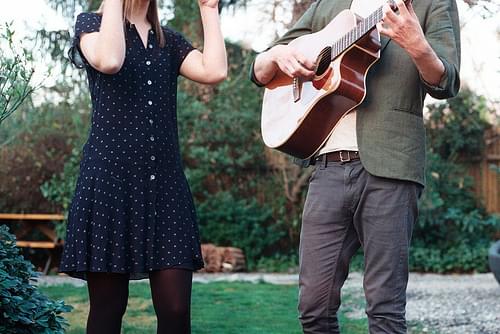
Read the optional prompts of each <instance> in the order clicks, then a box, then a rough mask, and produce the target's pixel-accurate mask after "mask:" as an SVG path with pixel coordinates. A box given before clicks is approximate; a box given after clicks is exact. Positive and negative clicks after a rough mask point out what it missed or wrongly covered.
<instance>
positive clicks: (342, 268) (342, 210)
mask: <svg viewBox="0 0 500 334" xmlns="http://www.w3.org/2000/svg"><path fill="white" fill-rule="evenodd" d="M421 191H422V186H421V185H419V184H416V183H413V182H409V181H399V180H392V179H386V178H380V177H376V176H373V175H370V174H369V173H368V172H367V171H366V170H365V169H364V168H363V165H362V164H361V162H360V161H359V160H357V161H352V162H349V163H345V164H342V163H339V162H327V163H325V162H318V163H317V165H316V168H315V171H314V172H313V174H312V176H311V180H310V184H309V190H308V193H307V199H306V203H305V206H304V212H303V218H302V230H301V236H300V254H299V256H300V258H299V260H300V274H299V318H300V321H301V324H302V328H303V331H304V333H340V332H339V325H338V321H337V311H338V309H339V306H340V289H341V288H342V285H343V284H344V281H345V279H346V278H347V275H348V272H349V262H350V260H351V258H352V256H353V255H354V254H355V253H356V251H357V250H358V249H359V247H362V249H363V252H364V257H365V268H364V282H363V287H364V291H365V297H366V302H367V306H366V314H367V315H368V323H369V331H370V333H371V334H378V333H390V334H396V333H406V320H405V307H406V286H407V282H408V249H409V246H410V239H411V234H412V229H413V225H414V223H415V221H416V219H417V214H418V209H417V201H418V197H419V196H420V193H421Z"/></svg>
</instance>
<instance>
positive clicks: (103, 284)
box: [87, 269, 193, 334]
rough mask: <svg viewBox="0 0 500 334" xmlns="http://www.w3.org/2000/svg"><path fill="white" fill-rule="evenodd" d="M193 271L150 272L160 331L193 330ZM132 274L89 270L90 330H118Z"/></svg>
mask: <svg viewBox="0 0 500 334" xmlns="http://www.w3.org/2000/svg"><path fill="white" fill-rule="evenodd" d="M192 277H193V273H192V272H191V271H189V270H183V269H166V270H159V271H153V272H151V273H150V274H149V281H150V285H151V295H152V297H153V305H154V309H155V312H156V317H157V319H158V327H157V334H189V333H191V284H192ZM128 282H129V277H128V275H125V274H108V273H88V274H87V286H88V290H89V299H90V313H89V317H88V320H87V334H119V333H120V330H121V324H122V318H123V315H124V314H125V310H126V308H127V301H128Z"/></svg>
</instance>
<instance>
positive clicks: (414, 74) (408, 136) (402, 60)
mask: <svg viewBox="0 0 500 334" xmlns="http://www.w3.org/2000/svg"><path fill="white" fill-rule="evenodd" d="M366 1H369V0H366ZM350 5H351V0H318V1H316V2H315V3H313V4H312V5H311V7H310V8H309V9H308V10H307V11H306V12H305V13H304V15H303V16H302V17H301V18H300V19H299V21H298V22H297V23H296V24H295V25H294V26H293V27H292V28H291V29H290V31H288V32H287V33H286V34H285V35H284V36H283V37H281V38H280V39H279V40H277V41H276V42H275V43H274V45H276V44H287V43H289V42H290V41H292V40H293V39H295V38H297V37H299V36H301V35H304V34H309V33H313V32H316V31H318V30H321V29H322V28H323V27H325V26H326V25H327V24H328V23H329V22H330V21H331V20H332V19H333V18H334V17H335V16H336V15H337V14H338V13H340V12H341V11H342V10H344V9H347V8H349V7H350ZM413 7H414V9H415V13H416V14H417V16H418V18H419V21H420V25H421V26H422V29H423V31H424V34H425V36H426V38H427V40H428V42H429V44H430V45H431V47H432V48H433V49H434V51H435V52H436V54H437V56H438V57H439V58H440V59H441V61H442V62H443V64H444V67H445V73H444V75H443V77H442V79H441V82H440V83H439V85H438V86H431V85H429V84H427V83H426V82H424V81H423V80H422V78H421V77H420V75H419V72H418V71H417V68H416V66H415V65H414V63H413V61H412V60H411V58H410V56H409V55H408V54H407V53H406V52H405V51H404V50H403V49H402V48H401V47H400V46H398V45H397V44H396V43H395V42H391V41H390V40H389V39H388V38H386V37H384V36H382V38H381V43H382V53H381V58H380V60H379V61H378V62H377V63H375V65H374V66H372V68H371V69H370V71H369V73H368V76H367V80H366V84H367V94H366V98H365V100H364V101H363V103H362V104H361V105H360V106H358V107H357V108H356V110H357V113H356V115H357V116H356V117H357V118H356V135H357V139H358V146H359V152H360V157H361V161H362V163H363V165H364V167H365V169H366V170H367V171H368V172H369V173H370V174H373V175H376V176H380V177H387V178H393V179H399V180H409V181H414V182H418V183H420V184H422V185H424V183H425V176H424V167H425V129H424V124H423V118H422V112H423V103H424V98H425V95H426V94H429V95H431V96H432V97H434V98H437V99H446V98H449V97H452V96H455V95H456V94H457V93H458V90H459V88H460V77H459V67H460V30H459V22H458V11H457V5H456V1H455V0H414V1H413Z"/></svg>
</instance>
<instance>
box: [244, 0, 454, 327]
mask: <svg viewBox="0 0 500 334" xmlns="http://www.w3.org/2000/svg"><path fill="white" fill-rule="evenodd" d="M381 5H382V4H381V3H380V1H373V0H359V1H357V0H355V1H354V2H353V1H351V0H318V1H316V2H315V3H313V4H312V5H311V6H310V8H309V9H308V10H307V11H306V13H305V14H304V15H303V16H302V17H301V18H300V19H299V21H298V22H297V23H296V24H295V26H294V27H293V28H292V29H291V30H290V31H288V32H287V33H286V34H285V35H284V36H283V37H282V38H281V39H279V40H278V41H277V42H275V44H274V46H273V47H272V48H270V49H268V50H267V51H266V52H263V53H261V54H259V55H258V56H257V58H256V60H255V62H254V66H253V70H252V79H253V81H254V82H255V83H256V84H258V85H265V84H266V83H268V82H269V81H270V80H272V79H273V77H274V76H275V75H276V74H277V73H278V71H281V72H284V73H285V74H287V75H288V76H290V77H304V78H310V77H311V75H312V74H313V72H312V71H311V69H313V65H314V64H313V63H312V61H314V60H311V59H305V57H304V56H303V55H301V54H299V53H298V52H297V51H296V50H293V49H292V48H291V47H289V46H287V44H288V43H289V42H290V41H292V40H293V39H295V38H297V37H299V36H301V35H303V34H309V33H313V32H316V31H319V30H321V29H322V28H323V27H325V26H326V25H327V24H328V23H329V22H330V21H331V20H332V19H333V18H334V17H335V16H336V15H337V14H338V13H339V12H341V11H342V10H344V9H347V8H351V9H352V10H353V11H354V12H356V13H358V14H360V13H362V14H363V15H361V16H366V15H367V14H369V13H371V12H373V11H374V9H376V8H377V7H379V6H381ZM396 5H397V10H396V11H394V10H392V9H391V8H390V6H388V5H387V4H385V5H384V7H383V13H384V14H383V19H382V21H381V23H379V24H377V28H378V30H379V32H380V34H381V35H382V37H381V44H382V47H381V58H380V60H379V61H378V62H377V63H376V64H375V65H374V66H373V67H372V68H371V69H370V71H369V73H368V76H367V80H366V84H367V95H366V98H365V100H364V102H363V103H362V104H361V105H359V106H358V107H357V108H356V110H354V111H352V112H351V113H349V114H348V116H347V117H345V118H343V119H342V121H341V122H340V123H339V125H338V126H337V127H336V128H335V131H334V132H333V133H332V135H331V136H330V138H329V139H328V141H327V142H326V144H325V145H324V147H322V148H321V149H320V151H319V152H318V155H317V156H316V157H315V158H314V159H313V160H312V163H313V164H315V165H316V169H315V171H314V173H313V175H312V177H311V181H310V184H309V190H308V194H307V199H306V203H305V207H304V212H303V220H302V230H301V241H300V275H299V285H300V295H299V313H300V316H299V318H300V321H301V323H302V327H303V331H304V333H339V327H338V322H337V315H336V314H337V311H338V309H339V306H340V290H341V287H342V285H343V283H344V281H345V279H346V278H347V275H348V271H349V262H350V260H351V258H352V256H353V255H354V254H355V252H356V251H357V250H358V249H359V247H362V249H363V252H364V256H365V270H364V284H363V285H364V290H365V296H366V301H367V306H366V313H367V315H368V323H369V330H370V333H390V334H395V333H406V329H407V327H406V320H405V306H406V286H407V281H408V251H409V245H410V239H411V234H412V229H413V225H414V223H415V221H416V219H417V215H418V209H417V201H418V198H419V196H420V194H421V192H422V189H423V186H424V165H425V130H424V125H423V119H422V111H423V101H424V97H425V95H426V94H429V95H431V96H433V97H435V98H438V99H445V98H449V97H452V96H454V95H456V94H457V92H458V90H459V87H460V79H459V64H460V35H459V23H458V13H457V6H456V2H455V1H454V0H439V1H438V0H415V1H414V3H413V4H408V3H407V4H406V5H405V3H404V2H403V1H402V0H398V1H396ZM366 8H370V10H363V9H366ZM340 160H342V161H340ZM346 160H347V161H346Z"/></svg>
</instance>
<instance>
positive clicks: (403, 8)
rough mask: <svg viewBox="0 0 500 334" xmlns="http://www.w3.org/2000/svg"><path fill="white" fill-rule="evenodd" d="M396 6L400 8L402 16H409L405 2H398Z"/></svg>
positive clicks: (401, 0) (398, 0) (397, 0)
mask: <svg viewBox="0 0 500 334" xmlns="http://www.w3.org/2000/svg"><path fill="white" fill-rule="evenodd" d="M396 6H398V10H399V14H400V15H408V9H407V8H406V4H405V2H404V1H403V0H396Z"/></svg>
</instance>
